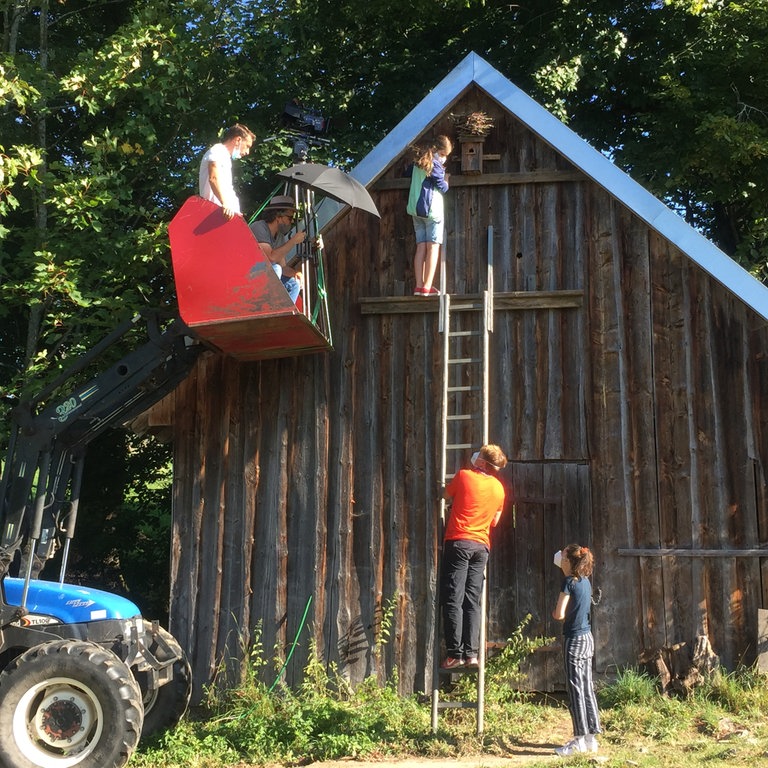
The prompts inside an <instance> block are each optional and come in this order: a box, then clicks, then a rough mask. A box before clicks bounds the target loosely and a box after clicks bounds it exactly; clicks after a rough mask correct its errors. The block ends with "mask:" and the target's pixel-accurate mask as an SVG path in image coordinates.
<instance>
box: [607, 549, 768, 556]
mask: <svg viewBox="0 0 768 768" xmlns="http://www.w3.org/2000/svg"><path fill="white" fill-rule="evenodd" d="M616 554H617V555H619V556H620V557H768V547H757V548H754V549H679V548H663V549H642V548H640V549H632V548H627V547H619V549H617V550H616Z"/></svg>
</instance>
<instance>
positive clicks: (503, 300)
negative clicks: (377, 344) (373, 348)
mask: <svg viewBox="0 0 768 768" xmlns="http://www.w3.org/2000/svg"><path fill="white" fill-rule="evenodd" d="M583 302H584V291H580V290H568V291H512V292H511V293H495V294H494V295H493V308H494V310H499V311H502V310H504V311H506V310H520V309H579V308H580V307H581V305H582V304H583ZM482 306H483V297H482V295H481V294H478V293H474V294H464V295H457V294H451V310H452V311H454V312H461V311H467V310H472V309H475V310H476V309H481V308H482ZM439 308H440V302H439V301H438V298H437V297H436V296H435V297H434V298H432V297H430V298H425V297H424V296H363V297H362V298H361V299H360V312H361V313H362V314H364V315H399V314H404V315H407V314H414V313H417V312H437V311H438V310H439Z"/></svg>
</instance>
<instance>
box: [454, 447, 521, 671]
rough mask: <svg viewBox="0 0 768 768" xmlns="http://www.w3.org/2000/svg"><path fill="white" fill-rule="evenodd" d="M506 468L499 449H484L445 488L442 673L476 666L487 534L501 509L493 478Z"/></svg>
mask: <svg viewBox="0 0 768 768" xmlns="http://www.w3.org/2000/svg"><path fill="white" fill-rule="evenodd" d="M506 465H507V457H506V456H505V455H504V452H503V451H502V450H501V448H499V446H498V445H484V446H483V447H482V448H481V449H480V450H479V451H478V452H477V453H475V454H474V455H473V456H472V468H471V469H461V470H459V472H458V473H457V474H456V475H454V477H453V479H452V480H451V482H450V483H449V484H448V486H447V487H446V489H445V494H444V497H445V498H446V499H453V504H452V507H451V513H450V516H449V518H448V522H447V524H446V526H445V540H444V543H443V563H442V577H441V603H442V606H443V631H444V634H445V646H446V650H447V652H448V655H447V658H446V659H445V661H444V662H443V663H442V664H441V668H442V669H452V668H454V667H461V666H464V665H467V666H473V665H476V664H477V653H478V645H479V642H480V598H481V597H482V591H483V576H484V574H485V565H486V563H487V562H488V555H489V554H490V549H491V541H490V530H491V527H492V526H495V525H496V523H498V522H499V518H500V517H501V512H502V510H503V509H504V498H505V491H504V486H503V485H502V484H501V481H500V480H499V479H498V477H497V476H496V475H497V473H498V472H499V471H500V470H502V469H503V468H504V467H505V466H506Z"/></svg>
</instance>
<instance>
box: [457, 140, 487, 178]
mask: <svg viewBox="0 0 768 768" xmlns="http://www.w3.org/2000/svg"><path fill="white" fill-rule="evenodd" d="M484 141H485V139H484V138H478V137H472V138H468V139H463V140H462V139H459V143H460V144H461V172H462V173H465V174H467V175H469V176H472V175H475V176H476V175H478V174H481V173H482V172H483V142H484Z"/></svg>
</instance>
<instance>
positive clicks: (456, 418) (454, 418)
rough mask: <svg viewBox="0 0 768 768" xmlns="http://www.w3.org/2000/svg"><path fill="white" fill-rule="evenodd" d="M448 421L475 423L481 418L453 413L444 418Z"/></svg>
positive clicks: (468, 414) (469, 414)
mask: <svg viewBox="0 0 768 768" xmlns="http://www.w3.org/2000/svg"><path fill="white" fill-rule="evenodd" d="M445 418H446V419H447V420H448V421H477V420H479V419H480V418H481V417H480V416H477V415H476V414H473V413H454V414H453V415H452V416H446V417H445Z"/></svg>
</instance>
